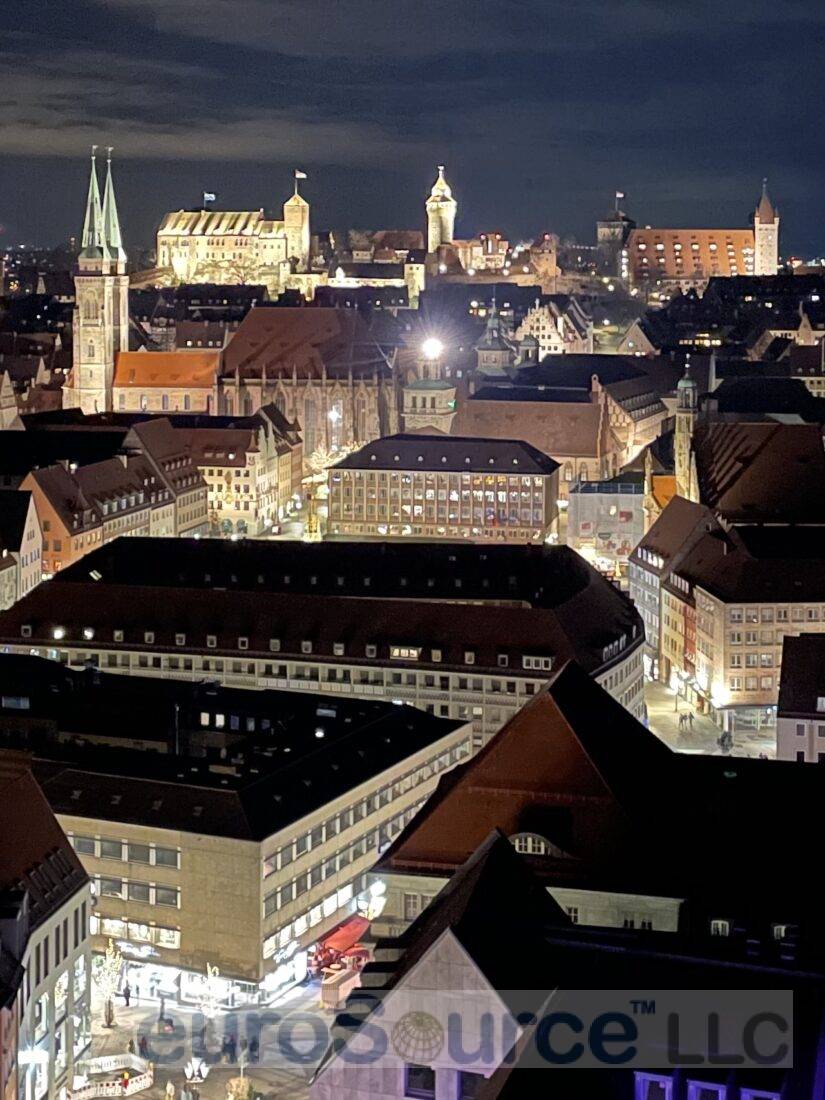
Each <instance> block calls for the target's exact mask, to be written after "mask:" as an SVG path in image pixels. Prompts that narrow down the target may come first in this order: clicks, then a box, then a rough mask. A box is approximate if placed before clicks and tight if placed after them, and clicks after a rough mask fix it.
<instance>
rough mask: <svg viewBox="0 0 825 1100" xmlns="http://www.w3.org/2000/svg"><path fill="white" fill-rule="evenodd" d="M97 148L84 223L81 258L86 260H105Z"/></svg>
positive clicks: (94, 154) (93, 154)
mask: <svg viewBox="0 0 825 1100" xmlns="http://www.w3.org/2000/svg"><path fill="white" fill-rule="evenodd" d="M96 158H97V146H96V145H93V146H92V169H91V173H90V175H89V194H88V196H87V198H86V219H85V221H84V222H83V241H82V251H81V253H80V255H81V257H82V258H83V259H85V260H100V259H102V258H103V218H102V214H101V209H100V190H99V189H98V185H97V164H96Z"/></svg>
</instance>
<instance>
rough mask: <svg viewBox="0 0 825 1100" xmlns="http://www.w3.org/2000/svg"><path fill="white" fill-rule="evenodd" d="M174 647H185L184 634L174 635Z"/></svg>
mask: <svg viewBox="0 0 825 1100" xmlns="http://www.w3.org/2000/svg"><path fill="white" fill-rule="evenodd" d="M175 645H186V635H185V634H176V635H175Z"/></svg>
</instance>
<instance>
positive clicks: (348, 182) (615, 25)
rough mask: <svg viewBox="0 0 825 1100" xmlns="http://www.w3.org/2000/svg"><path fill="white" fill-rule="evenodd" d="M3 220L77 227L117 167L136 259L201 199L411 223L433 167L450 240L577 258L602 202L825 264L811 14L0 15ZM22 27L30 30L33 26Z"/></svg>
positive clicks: (107, 2) (262, 9) (330, 218)
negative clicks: (762, 193)
mask: <svg viewBox="0 0 825 1100" xmlns="http://www.w3.org/2000/svg"><path fill="white" fill-rule="evenodd" d="M4 7H7V8H9V9H10V11H8V12H7V14H6V18H7V22H8V25H11V26H15V27H17V28H18V30H17V31H15V32H13V33H11V34H8V35H6V37H5V38H4V40H3V45H2V49H0V196H3V197H2V198H0V221H3V222H5V223H6V224H11V225H13V226H14V227H15V229H16V231H17V232H18V233H21V234H26V235H27V236H33V235H35V234H36V235H37V236H38V237H40V238H41V239H44V240H51V239H58V238H60V237H62V236H65V235H66V234H67V233H68V232H70V231H74V230H76V225H77V221H78V219H79V217H80V210H81V208H82V193H83V186H84V185H83V174H84V165H83V158H84V157H85V155H86V151H87V147H88V145H89V144H90V143H91V142H92V141H98V142H100V143H101V144H103V143H109V142H110V143H111V144H113V145H115V147H116V157H117V158H118V160H119V163H118V179H119V187H120V192H121V205H122V206H123V220H124V222H125V224H126V226H127V229H128V231H129V235H130V236H131V238H132V239H133V240H144V241H146V242H148V241H149V240H151V235H152V231H153V229H154V226H155V225H156V223H157V221H158V219H159V218H160V216H161V214H162V213H163V212H164V211H165V210H166V209H167V208H176V207H178V206H183V205H191V204H192V203H193V202H195V201H196V200H197V196H198V195H199V192H200V190H202V189H204V188H206V189H208V190H216V191H218V192H219V195H220V198H219V204H221V205H227V206H228V205H235V206H242V207H246V206H257V205H266V206H273V205H275V204H276V202H277V201H279V199H280V195H281V192H283V191H285V190H286V189H287V188H288V181H289V171H290V169H291V168H292V167H293V166H295V165H300V166H301V167H304V168H305V169H307V170H308V171H309V172H310V180H309V182H308V192H307V193H308V195H309V197H310V198H311V200H312V202H313V217H314V219H315V223H316V224H318V225H322V224H331V225H339V226H340V225H344V224H360V225H412V224H418V223H419V222H420V221H421V219H422V206H421V204H422V199H423V195H424V192H425V190H426V188H427V187H428V186H429V183H430V182H431V181H430V176H431V175H432V166H433V164H434V163H435V162H437V161H441V160H445V161H446V162H447V163H448V165H449V168H450V176H451V180H452V182H453V185H454V187H455V189H456V192H457V195H458V198H459V201H460V204H461V205H460V210H459V229H460V230H461V231H466V232H468V233H469V232H474V231H478V230H479V229H480V228H482V227H483V226H485V225H487V226H493V225H495V226H498V227H500V228H501V229H503V230H505V231H506V232H508V233H511V234H513V235H519V234H527V233H529V232H531V231H534V230H537V229H539V228H552V229H556V230H557V231H559V232H561V233H568V232H572V233H575V234H577V235H579V236H581V237H585V238H586V239H589V238H590V237H591V236H592V233H593V229H592V224H593V221H594V219H595V217H596V216H597V215H598V214H599V213H601V211H602V209H603V208H604V207H605V206H606V205H607V204H609V202H610V197H611V195H612V192H613V190H614V188H615V187H617V186H620V187H621V188H622V189H623V190H626V191H627V192H628V194H629V196H630V206H631V209H632V210H633V212H634V213H635V214H636V215H637V216H638V218H639V220H640V221H642V222H650V223H658V224H664V223H666V222H671V223H676V224H688V223H694V224H744V220H745V218H746V217H747V214H748V212H749V210H750V208H751V207H752V204H753V201H754V199H755V195H756V193H757V191H758V186H759V180H760V178H761V177H762V175H768V176H769V177H770V179H771V184H772V190H773V192H774V193H775V194H776V196H777V198H778V200H779V202H780V205H781V208H782V213H783V218H784V224H783V243H784V244H785V245H786V246H787V247H791V248H793V249H796V250H804V251H817V250H823V249H825V230H823V229H822V228H821V227H820V225H819V219H818V216H817V215H818V211H819V208H820V207H821V203H822V194H821V180H822V177H823V167H825V152H823V151H822V147H821V142H820V140H819V124H818V119H817V122H816V123H815V122H814V106H815V104H816V102H817V100H818V94H819V83H820V80H819V73H820V68H821V60H822V40H823V30H824V29H825V9H820V8H819V7H817V6H813V5H809V4H803V3H801V2H799V0H786V2H785V3H784V4H782V5H777V4H776V3H775V2H771V3H768V2H763V0H749V2H741V3H740V2H737V0H728V2H727V3H726V4H724V5H720V4H718V3H710V2H709V0H696V2H694V3H692V4H690V5H678V6H677V5H675V4H673V3H671V2H668V0H662V2H660V0H623V2H622V3H615V2H610V0H578V3H577V4H575V5H573V4H569V3H562V2H560V0H497V2H493V0H416V2H415V3H409V2H407V0H404V2H403V3H402V2H400V0H210V2H209V3H207V4H204V3H202V0H197V2H195V0H173V2H170V0H41V2H40V3H38V5H35V6H32V5H31V4H30V3H26V2H25V0H6V5H4ZM33 7H34V12H32V8H33Z"/></svg>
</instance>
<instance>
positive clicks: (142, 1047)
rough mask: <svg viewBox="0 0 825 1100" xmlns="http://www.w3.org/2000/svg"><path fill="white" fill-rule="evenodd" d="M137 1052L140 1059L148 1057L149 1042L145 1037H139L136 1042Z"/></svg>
mask: <svg viewBox="0 0 825 1100" xmlns="http://www.w3.org/2000/svg"><path fill="white" fill-rule="evenodd" d="M138 1052H139V1054H140V1056H141V1058H148V1057H149V1040H148V1039H147V1038H146V1036H145V1035H141V1037H140V1040H139V1041H138Z"/></svg>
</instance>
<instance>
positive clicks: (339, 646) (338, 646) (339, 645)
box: [332, 642, 346, 657]
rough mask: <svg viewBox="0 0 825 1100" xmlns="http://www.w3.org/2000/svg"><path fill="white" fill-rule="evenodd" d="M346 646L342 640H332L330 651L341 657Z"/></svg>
mask: <svg viewBox="0 0 825 1100" xmlns="http://www.w3.org/2000/svg"><path fill="white" fill-rule="evenodd" d="M345 649H346V647H345V645H344V643H343V642H333V645H332V652H333V654H334V656H336V657H343V656H344V651H345Z"/></svg>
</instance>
